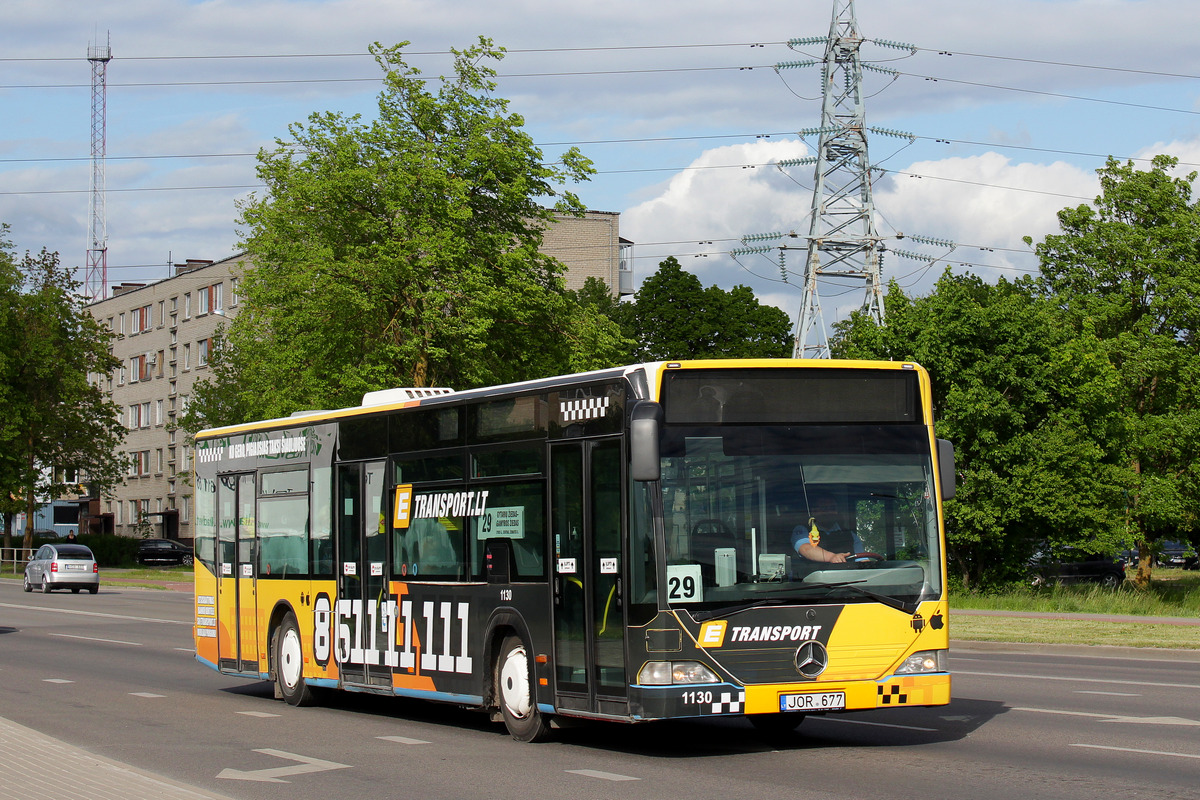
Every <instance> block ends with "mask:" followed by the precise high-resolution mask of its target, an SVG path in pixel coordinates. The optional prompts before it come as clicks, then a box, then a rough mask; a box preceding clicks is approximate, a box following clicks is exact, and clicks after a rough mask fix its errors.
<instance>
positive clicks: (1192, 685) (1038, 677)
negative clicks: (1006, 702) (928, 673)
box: [953, 669, 1200, 689]
mask: <svg viewBox="0 0 1200 800" xmlns="http://www.w3.org/2000/svg"><path fill="white" fill-rule="evenodd" d="M953 674H954V675H976V676H978V677H982V678H1013V679H1016V680H1022V681H1070V682H1071V683H1120V684H1123V685H1125V686H1128V685H1129V679H1128V678H1125V679H1117V678H1065V677H1062V676H1061V675H1014V674H1012V673H1008V672H964V671H962V670H957V669H956V670H954V671H953ZM1138 686H1154V687H1157V688H1160V689H1200V683H1139V684H1138Z"/></svg>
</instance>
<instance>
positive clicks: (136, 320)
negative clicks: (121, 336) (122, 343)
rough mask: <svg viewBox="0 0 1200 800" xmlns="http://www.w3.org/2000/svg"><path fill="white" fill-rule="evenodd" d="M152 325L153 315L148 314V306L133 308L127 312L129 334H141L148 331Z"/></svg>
mask: <svg viewBox="0 0 1200 800" xmlns="http://www.w3.org/2000/svg"><path fill="white" fill-rule="evenodd" d="M153 324H154V315H153V314H152V313H151V312H150V306H142V307H141V308H135V309H134V310H133V311H131V312H129V328H130V330H129V332H130V333H142V332H144V331H148V330H150V328H151V327H153Z"/></svg>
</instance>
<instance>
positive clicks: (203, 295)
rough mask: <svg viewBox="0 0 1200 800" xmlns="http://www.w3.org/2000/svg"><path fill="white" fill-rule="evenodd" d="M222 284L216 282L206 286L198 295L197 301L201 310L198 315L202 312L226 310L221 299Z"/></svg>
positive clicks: (216, 312) (214, 312) (217, 312)
mask: <svg viewBox="0 0 1200 800" xmlns="http://www.w3.org/2000/svg"><path fill="white" fill-rule="evenodd" d="M222 288H223V287H222V285H221V284H219V283H214V284H213V285H212V286H205V287H204V288H203V289H201V290H200V291H199V292H198V293H197V296H196V302H197V303H198V305H199V310H198V311H197V312H196V315H197V316H199V315H201V314H208V313H213V314H220V313H221V312H222V311H223V310H224V305H223V303H222V301H221V289H222Z"/></svg>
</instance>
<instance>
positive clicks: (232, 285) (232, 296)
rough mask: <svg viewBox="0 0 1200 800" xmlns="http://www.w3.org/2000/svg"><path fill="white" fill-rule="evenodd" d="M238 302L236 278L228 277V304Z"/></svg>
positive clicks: (231, 304)
mask: <svg viewBox="0 0 1200 800" xmlns="http://www.w3.org/2000/svg"><path fill="white" fill-rule="evenodd" d="M237 304H238V279H237V278H230V279H229V305H230V306H236V305H237Z"/></svg>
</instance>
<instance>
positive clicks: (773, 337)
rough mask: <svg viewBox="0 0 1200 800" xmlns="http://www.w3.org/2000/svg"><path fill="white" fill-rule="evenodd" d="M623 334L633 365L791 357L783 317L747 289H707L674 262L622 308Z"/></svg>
mask: <svg viewBox="0 0 1200 800" xmlns="http://www.w3.org/2000/svg"><path fill="white" fill-rule="evenodd" d="M622 310H623V313H622V315H621V317H620V321H621V323H622V328H623V329H624V331H625V333H626V335H627V336H628V337H629V338H632V339H634V340H635V341H636V342H637V349H636V351H635V353H634V355H635V360H639V361H657V360H663V359H683V358H784V357H786V356H788V355H790V354H791V350H792V340H791V324H790V322H789V321H788V317H787V314H785V313H784V312H783V311H781V310H780V309H778V308H775V307H774V306H764V305H762V304H760V303H759V302H758V299H757V298H756V297H755V296H754V292H753V290H751V289H750V287H748V286H741V285H739V286H734V287H733V288H732V289H731V290H729V291H728V292H726V291H724V290H723V289H721V288H720V287H718V286H710V287H709V288H707V289H705V288H704V287H703V285H702V284H701V283H700V279H699V278H697V277H696V276H695V275H693V274H692V273H690V272H688V271H686V270H685V269H683V267H681V266H680V264H679V261H678V260H677V259H676V258H675V257H674V256H669V257H668V258H667V259H666V260H665V261H663V262H661V263H660V264H659V265H658V271H657V272H655V273H654V274H653V275H651V276H650V277H648V278H646V280H644V281H643V282H642V285H641V288H640V289H638V292H637V294H636V295H634V302H633V304H632V305H628V304H623V306H622Z"/></svg>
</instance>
